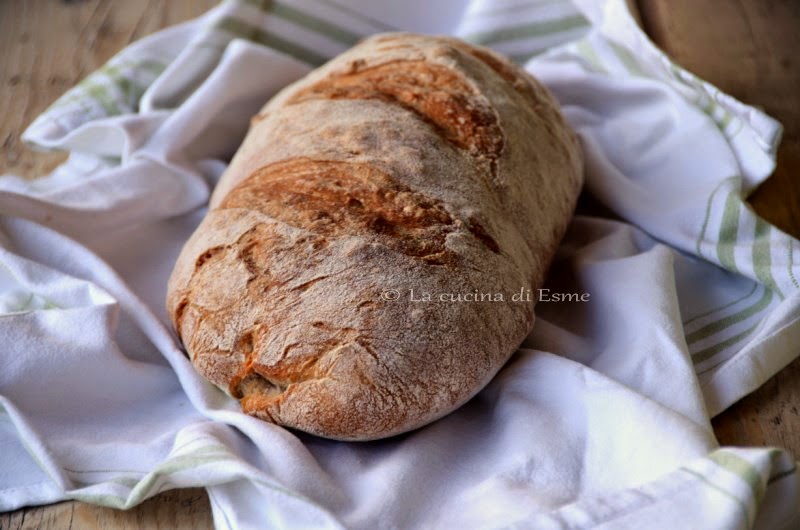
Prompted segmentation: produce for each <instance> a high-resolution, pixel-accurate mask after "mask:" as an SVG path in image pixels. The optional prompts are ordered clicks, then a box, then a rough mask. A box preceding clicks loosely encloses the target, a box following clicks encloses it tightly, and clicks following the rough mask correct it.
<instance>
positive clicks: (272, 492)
mask: <svg viewBox="0 0 800 530" xmlns="http://www.w3.org/2000/svg"><path fill="white" fill-rule="evenodd" d="M393 29H402V30H411V31H421V32H431V33H447V34H455V35H458V36H461V37H464V38H467V39H469V40H472V41H474V42H478V43H481V44H485V45H488V46H491V47H493V48H495V49H496V50H498V51H501V52H503V53H506V54H508V55H509V56H511V57H512V58H514V59H515V60H517V61H519V62H522V63H524V64H525V67H526V68H527V69H528V70H530V71H531V72H533V73H534V74H535V75H537V76H538V77H539V79H541V80H542V81H543V82H544V83H545V84H546V85H547V86H548V87H549V88H550V89H551V90H552V91H553V93H554V94H555V95H556V97H557V98H558V99H559V101H560V102H561V104H562V106H563V108H564V112H565V114H566V116H567V119H568V120H569V121H570V123H571V124H572V125H573V126H574V128H575V129H576V130H577V131H578V133H579V135H580V138H581V141H582V145H583V148H584V152H585V155H586V161H587V168H586V176H587V185H586V190H585V194H584V197H583V199H582V201H581V205H580V207H579V214H578V215H577V216H576V218H575V220H574V222H573V223H572V225H571V228H570V230H569V233H568V234H567V236H566V238H565V240H564V242H563V244H562V245H561V247H560V249H559V252H558V256H557V258H556V261H555V263H554V265H553V268H552V272H551V275H550V279H549V280H548V285H546V287H545V288H546V289H547V290H546V291H542V293H541V294H542V301H541V302H540V303H539V304H538V305H537V307H536V313H537V323H536V326H535V329H534V331H533V333H532V334H531V335H530V336H529V337H528V338H527V339H526V341H525V343H524V344H523V345H522V347H521V348H520V350H519V351H518V352H517V353H516V354H515V356H514V357H513V358H512V360H511V361H510V362H509V363H508V365H507V366H506V367H505V368H504V369H503V370H502V371H501V372H500V374H499V375H498V376H497V377H496V378H495V379H494V380H493V381H492V382H491V383H490V384H489V386H488V387H487V388H486V389H485V390H483V391H482V392H481V393H480V394H479V395H478V396H477V397H476V398H474V399H473V400H472V401H470V402H469V403H468V404H467V405H465V406H464V407H462V408H461V409H459V410H458V411H456V412H454V413H453V414H450V415H449V416H447V417H445V418H443V419H442V420H440V421H437V422H435V423H433V424H431V425H429V426H427V427H425V428H422V429H420V430H417V431H415V432H412V433H408V434H405V435H402V436H398V437H394V438H391V439H388V440H384V441H377V442H370V443H341V442H333V441H328V440H322V439H319V438H315V437H312V436H308V435H305V434H302V433H292V432H289V431H287V430H285V429H283V428H281V427H277V426H275V425H271V424H268V423H265V422H261V421H259V420H256V419H253V418H250V417H248V416H245V415H243V414H242V413H241V412H240V411H239V405H238V403H236V401H235V400H233V399H231V398H228V397H227V396H225V395H224V394H223V393H222V392H221V391H219V390H217V389H216V388H215V387H213V386H212V385H210V384H209V383H207V382H206V381H205V380H203V379H202V378H201V377H200V376H198V375H197V374H196V373H195V371H194V370H193V369H192V367H191V365H190V363H189V361H188V360H187V359H186V357H185V356H184V354H183V352H182V350H181V347H180V344H179V342H178V341H177V339H176V337H175V335H174V334H173V333H172V332H171V331H170V330H169V327H168V324H167V322H168V321H167V317H166V313H165V311H164V309H163V305H164V304H163V299H164V294H165V288H166V281H167V277H168V275H169V273H170V270H171V268H172V265H173V263H174V260H175V258H176V256H177V254H178V252H179V250H180V247H181V245H182V243H183V242H184V241H185V240H186V239H187V238H188V236H189V234H190V233H191V232H192V230H193V229H194V228H195V227H196V225H197V224H198V223H199V221H200V220H201V219H202V216H203V215H204V213H205V205H206V202H207V200H208V196H209V190H210V188H211V187H212V186H213V184H214V183H215V181H216V180H217V178H218V177H219V175H220V173H221V172H222V171H223V170H224V168H225V164H226V161H227V160H228V159H229V158H230V156H231V155H232V153H233V152H234V151H235V149H236V147H237V146H238V144H239V143H240V142H241V140H242V138H243V135H244V134H245V132H246V128H247V125H248V122H249V117H250V116H251V115H253V114H254V113H255V112H256V111H257V110H258V109H259V107H260V106H261V105H262V104H263V103H264V102H265V101H266V100H267V99H268V98H269V97H270V96H271V95H272V94H274V93H275V92H276V91H277V90H278V89H280V88H281V87H282V86H284V85H286V84H287V83H289V82H291V81H293V80H295V79H297V78H299V77H300V76H302V75H304V74H305V73H306V72H308V71H309V70H310V68H311V67H312V66H314V65H317V64H320V63H322V62H324V61H325V60H326V59H328V58H330V57H332V56H334V55H335V54H337V53H339V52H341V51H343V50H344V49H346V48H347V47H349V46H350V45H352V44H353V43H354V42H356V40H358V39H359V38H360V37H361V36H364V35H367V34H370V33H374V32H378V31H387V30H393ZM779 136H780V126H779V125H778V123H776V122H775V121H774V120H772V119H771V118H769V117H768V116H766V115H764V114H763V113H761V112H760V111H758V110H756V109H754V108H752V107H748V106H746V105H744V104H742V103H740V102H738V101H736V100H734V99H733V98H731V97H729V96H727V95H725V94H723V93H721V92H720V91H719V90H717V89H716V88H714V87H713V86H711V85H709V84H708V83H705V82H703V81H702V80H700V79H697V78H696V77H695V76H693V75H692V74H690V73H689V72H686V71H685V70H683V69H681V68H680V67H678V66H676V65H675V64H673V63H671V62H670V60H669V59H668V58H667V57H666V56H665V55H664V54H663V53H661V52H660V51H659V50H657V49H656V48H655V47H654V46H653V45H652V44H651V43H650V41H648V39H647V38H646V36H645V35H644V34H643V33H642V32H641V31H640V29H639V28H638V26H637V25H636V23H635V21H634V19H633V18H632V16H631V14H630V13H629V11H628V9H627V7H626V4H625V2H623V1H622V0H608V1H607V2H603V3H601V2H591V1H588V0H579V1H577V0H576V3H575V4H573V3H570V2H569V1H567V0H474V1H471V2H469V1H466V0H445V1H442V2H436V3H435V4H432V3H430V2H424V1H423V0H412V1H406V2H403V3H395V2H368V1H367V0H295V1H289V0H275V1H264V2H260V1H257V0H237V1H227V2H224V3H222V4H220V5H219V6H218V7H216V8H215V9H212V10H211V11H210V12H208V13H207V14H206V15H204V16H202V17H200V18H199V19H196V20H194V21H191V22H187V23H185V24H181V25H178V26H175V27H173V28H169V29H167V30H164V31H162V32H159V33H157V34H155V35H153V36H150V37H148V38H146V39H143V40H142V41H140V42H138V43H136V44H134V45H132V46H130V47H128V48H127V49H125V50H123V51H122V52H121V53H120V54H119V55H117V56H116V57H114V58H113V59H112V60H111V61H110V62H109V63H108V64H107V65H106V66H104V67H103V68H101V69H100V70H99V71H97V72H95V73H94V74H92V75H91V76H89V78H87V79H86V80H85V81H84V82H83V83H81V84H80V85H79V86H77V87H75V88H74V89H72V90H71V91H69V92H68V93H67V94H65V95H64V96H63V97H62V98H61V99H59V100H58V101H57V102H56V103H55V104H54V105H53V106H52V107H51V108H50V109H48V110H47V111H46V112H45V113H44V114H43V115H42V116H40V117H39V118H38V119H37V120H36V121H35V122H34V123H33V124H32V125H31V126H30V128H29V129H28V130H27V132H26V133H25V136H24V138H25V140H26V141H28V142H30V143H31V144H33V145H35V146H38V147H41V148H45V149H64V150H68V151H69V152H70V157H69V160H68V161H67V162H66V163H65V164H64V165H62V166H61V167H59V168H58V169H56V170H55V171H54V172H53V173H52V174H51V175H48V176H46V177H42V178H39V179H36V180H25V179H21V178H17V177H14V176H4V177H2V178H0V247H2V248H0V314H2V316H0V344H2V345H3V347H2V348H0V356H2V361H3V366H4V369H3V371H2V372H1V373H0V448H2V450H0V462H2V465H0V510H11V509H14V508H18V507H20V506H25V505H35V504H43V503H48V502H54V501H58V500H63V499H76V500H80V501H84V502H90V503H95V504H101V505H105V506H113V507H118V508H127V507H130V506H133V505H135V504H137V503H140V502H142V501H143V500H144V499H146V498H148V497H151V496H153V495H156V494H157V493H159V492H161V491H163V490H165V489H169V488H180V487H191V486H204V487H206V488H207V491H208V493H209V497H210V499H211V505H212V510H213V515H214V523H215V526H216V527H218V528H226V529H228V528H229V529H233V528H272V527H276V528H282V527H297V528H342V527H348V528H453V527H459V528H500V527H514V528H537V529H538V528H637V529H640V528H703V529H729V528H752V527H757V528H776V529H777V528H796V527H797V525H798V524H800V508H799V507H800V476H799V475H798V473H797V468H796V464H795V462H794V460H793V458H792V457H791V456H790V455H788V454H787V453H786V452H784V451H781V450H779V449H770V448H751V449H744V448H720V447H719V445H718V443H717V441H716V440H715V438H714V434H713V431H712V429H711V425H710V421H709V418H710V417H711V416H713V415H715V414H717V413H719V412H720V411H722V410H724V409H725V408H726V407H728V406H729V405H730V404H732V403H733V402H735V401H736V400H737V399H739V398H740V397H742V396H744V395H745V394H747V393H749V392H750V391H752V390H753V389H755V388H756V387H758V386H759V385H760V384H762V383H763V382H764V381H765V380H766V379H767V378H769V377H770V376H772V375H773V374H774V373H776V372H777V371H778V370H780V369H781V368H782V367H783V366H785V365H786V364H788V363H789V362H790V361H791V360H792V359H793V358H794V357H796V356H797V354H798V350H797V348H796V344H798V343H800V321H799V320H798V318H799V317H800V307H799V306H800V288H798V281H797V278H798V277H800V243H798V241H796V240H794V239H793V238H791V237H790V236H789V235H787V234H784V233H782V232H781V231H779V230H778V229H776V228H775V227H773V226H771V225H770V224H769V223H767V222H766V221H764V220H763V219H761V218H760V217H758V216H757V215H756V214H755V213H754V212H753V211H752V210H751V209H750V208H748V206H747V205H746V203H745V202H744V200H743V197H744V196H745V195H746V194H747V193H748V192H749V191H750V190H751V189H752V188H753V187H754V186H756V185H757V184H758V183H760V182H761V181H763V180H764V179H765V178H766V177H767V176H768V175H769V174H770V172H771V171H772V169H773V166H774V158H775V149H776V145H777V142H778V138H779ZM474 287H475V288H477V289H479V288H480V286H474ZM565 293H576V294H579V295H581V297H580V298H579V299H576V298H577V297H573V298H572V299H571V301H557V300H558V298H559V297H558V296H555V295H562V294H565ZM378 295H379V293H376V296H378ZM584 295H585V296H584Z"/></svg>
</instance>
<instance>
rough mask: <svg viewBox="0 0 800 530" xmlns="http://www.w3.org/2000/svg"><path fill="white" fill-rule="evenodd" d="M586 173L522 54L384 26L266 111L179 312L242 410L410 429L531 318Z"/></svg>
mask: <svg viewBox="0 0 800 530" xmlns="http://www.w3.org/2000/svg"><path fill="white" fill-rule="evenodd" d="M581 182H582V162H581V156H580V149H579V145H578V142H577V140H576V137H575V135H574V134H573V133H572V132H571V131H570V129H569V127H568V126H567V125H566V123H565V122H564V119H563V118H562V116H561V114H560V113H559V111H558V109H557V105H556V103H555V101H554V99H553V98H552V97H551V96H550V94H549V93H548V92H547V91H546V90H545V89H544V88H543V87H542V86H541V85H540V84H539V83H537V82H536V81H535V80H534V79H532V78H531V77H530V76H528V75H527V74H526V73H525V72H523V71H522V70H521V69H519V68H517V67H516V66H514V65H513V64H511V63H510V62H508V61H507V60H505V59H504V58H502V57H500V56H498V55H496V54H494V53H493V52H491V51H489V50H487V49H485V48H480V47H475V46H472V45H469V44H466V43H464V42H461V41H459V40H456V39H451V38H440V37H428V36H419V35H412V34H400V33H393V34H384V35H377V36H374V37H371V38H369V39H367V40H365V41H363V42H362V43H360V44H359V45H357V46H356V47H355V48H353V49H351V50H350V51H348V52H346V53H344V54H343V55H341V56H339V57H338V58H336V59H334V60H332V61H331V62H329V63H328V64H326V65H324V66H322V67H321V68H319V69H317V70H315V71H314V72H312V73H311V74H309V75H308V76H306V77H305V78H304V79H302V80H300V81H298V82H297V83H294V84H293V85H291V86H289V87H287V88H286V89H284V90H283V91H282V92H281V93H279V94H278V95H277V96H275V97H274V98H273V99H272V100H271V101H270V102H269V103H268V104H267V105H266V106H265V107H264V108H263V110H262V111H261V112H260V113H259V114H258V115H257V116H256V117H255V118H254V119H253V123H252V126H251V129H250V132H249V133H248V135H247V138H246V139H245V141H244V143H243V145H242V146H241V148H240V150H239V152H238V153H237V154H236V156H235V157H234V159H233V161H232V162H231V165H230V167H229V168H228V170H227V172H226V173H225V174H224V176H223V177H222V180H221V181H220V183H219V185H218V186H217V189H216V190H215V192H214V195H213V197H212V200H211V210H210V211H209V213H208V215H207V217H206V218H205V220H204V221H203V222H202V224H201V225H200V227H199V228H198V229H197V231H196V232H195V233H194V235H192V237H191V239H190V240H189V241H188V242H187V243H186V246H185V247H184V249H183V251H182V253H181V255H180V257H179V258H178V261H177V264H176V266H175V269H174V271H173V274H172V277H171V278H170V282H169V289H168V296H167V306H168V311H169V314H170V316H171V318H172V320H173V323H174V326H175V329H176V330H177V332H178V335H179V336H180V338H181V340H182V341H183V343H184V345H185V346H186V350H187V352H188V354H189V356H190V358H191V360H192V362H193V363H194V366H195V367H196V368H197V369H198V370H199V371H200V373H202V374H203V375H204V376H205V377H206V378H208V379H209V380H210V381H211V382H213V383H214V384H216V385H217V386H219V387H220V388H222V389H223V390H225V391H226V392H228V393H229V394H230V395H232V396H234V397H236V398H238V399H239V400H240V401H241V405H242V408H243V410H244V411H245V412H246V413H248V414H251V415H254V416H256V417H259V418H262V419H264V420H268V421H272V422H275V423H278V424H281V425H285V426H288V427H293V428H297V429H300V430H303V431H307V432H310V433H313V434H317V435H320V436H324V437H328V438H335V439H341V440H369V439H375V438H382V437H386V436H391V435H393V434H397V433H401V432H404V431H408V430H410V429H414V428H416V427H419V426H421V425H424V424H426V423H428V422H430V421H433V420H434V419H436V418H439V417H441V416H443V415H445V414H447V413H449V412H450V411H452V410H454V409H455V408H456V407H458V406H460V405H461V404H463V403H464V402H465V401H467V400H468V399H469V398H470V397H472V396H473V395H474V394H476V393H477V392H478V391H479V390H480V389H481V388H482V387H483V386H484V385H486V384H487V383H488V382H489V380H490V379H491V378H492V377H493V376H494V374H495V373H496V372H497V371H498V370H499V369H500V367H501V366H502V365H503V364H504V363H505V362H506V361H507V360H508V358H509V357H510V356H511V354H512V353H513V352H514V350H515V349H516V348H517V347H518V346H519V344H520V343H521V342H522V340H523V339H524V337H525V336H526V335H527V334H528V333H529V331H530V330H531V326H532V325H533V320H534V315H533V302H532V301H524V300H523V301H517V300H516V299H514V298H515V296H514V295H515V293H517V295H518V293H520V291H522V292H523V294H527V293H529V292H533V293H534V296H535V293H536V289H537V288H538V287H540V286H541V285H542V283H543V281H544V277H545V274H546V272H547V268H548V266H549V263H550V260H551V258H552V256H553V254H554V252H555V250H556V247H557V245H558V242H559V240H560V239H561V237H562V235H563V234H564V231H565V229H566V226H567V224H568V222H569V219H570V217H571V214H572V211H573V208H574V206H575V201H576V198H577V195H578V192H579V189H580V187H581ZM476 294H477V296H476ZM486 294H488V295H491V299H492V300H495V301H488V300H487V296H485V295H486ZM498 294H499V295H500V296H502V298H503V301H499V299H498ZM426 295H427V296H428V297H429V298H430V301H423V300H425V296H426ZM459 297H460V300H459ZM518 297H519V296H517V297H516V298H518ZM471 298H479V299H481V298H482V301H472V300H471ZM523 298H525V297H523Z"/></svg>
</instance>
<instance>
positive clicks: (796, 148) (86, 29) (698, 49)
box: [0, 0, 800, 530]
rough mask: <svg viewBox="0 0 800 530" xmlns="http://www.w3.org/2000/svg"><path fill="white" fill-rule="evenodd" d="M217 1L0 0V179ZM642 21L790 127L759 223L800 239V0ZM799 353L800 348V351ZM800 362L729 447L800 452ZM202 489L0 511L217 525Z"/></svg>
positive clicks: (11, 524)
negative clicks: (41, 134) (72, 110)
mask: <svg viewBox="0 0 800 530" xmlns="http://www.w3.org/2000/svg"><path fill="white" fill-rule="evenodd" d="M215 3H216V1H215V0H171V1H170V0H150V1H142V2H126V1H124V0H86V1H75V0H73V1H61V2H56V1H54V0H2V1H0V54H2V55H1V56H2V61H0V110H2V116H3V120H0V174H3V173H16V174H18V175H21V176H25V177H30V178H32V177H35V176H38V175H42V174H44V173H46V172H47V171H49V170H50V169H52V168H53V167H55V165H57V164H58V163H60V162H61V161H62V160H63V158H64V155H60V154H51V153H48V154H42V153H35V152H32V151H31V150H29V149H28V148H27V147H25V146H24V145H22V143H21V142H20V140H19V135H20V134H21V133H22V131H23V130H24V129H25V127H26V126H27V125H28V124H29V123H30V122H31V121H32V120H33V118H35V117H36V116H37V115H38V114H39V113H41V112H42V111H43V110H44V109H45V108H46V107H47V106H48V105H49V104H50V103H52V102H53V101H54V100H55V99H56V98H57V97H58V96H60V95H61V94H62V93H63V92H64V91H65V90H67V89H68V88H69V87H71V86H73V85H74V84H76V83H77V82H78V81H80V80H81V79H83V78H84V77H86V75H88V74H89V73H90V72H91V71H93V70H94V69H96V68H97V67H99V66H101V65H102V64H103V63H105V61H107V60H108V59H109V58H110V57H111V56H112V55H113V54H114V53H116V52H117V51H119V50H120V49H122V48H123V47H124V46H126V45H127V44H128V43H130V42H132V41H134V40H136V39H139V38H141V37H142V36H144V35H146V34H149V33H152V32H154V31H156V30H158V29H160V28H162V27H166V26H169V25H172V24H175V23H177V22H180V21H183V20H187V19H189V18H192V17H195V16H197V15H198V14H200V13H202V12H203V11H205V10H207V9H208V8H209V7H211V6H212V5H214V4H215ZM631 3H636V4H638V7H639V13H640V16H641V21H642V24H643V25H644V27H645V29H646V30H647V31H648V33H649V34H650V35H651V37H653V39H654V40H655V42H656V43H657V44H659V45H660V46H661V47H662V48H664V49H665V50H666V51H667V53H669V54H670V55H671V56H672V57H673V58H674V59H675V60H676V61H677V62H678V63H679V64H681V65H683V66H684V67H686V68H688V69H689V70H691V71H693V72H694V73H696V74H698V75H699V76H701V77H703V78H704V79H707V80H709V81H711V82H712V83H714V84H716V85H717V86H719V87H720V88H721V89H722V90H724V91H726V92H728V93H730V94H733V95H734V96H736V97H737V98H739V99H741V100H743V101H745V102H747V103H751V104H755V105H759V106H761V107H763V108H764V109H765V110H766V111H767V112H768V113H770V114H771V115H773V116H775V117H777V118H778V119H779V120H781V121H782V122H783V124H784V126H785V128H786V130H785V135H784V142H783V144H782V146H781V149H780V151H779V160H778V168H777V170H776V172H775V175H774V176H773V177H771V178H770V179H769V180H768V181H767V182H766V183H765V184H764V185H763V186H761V188H759V190H757V191H756V192H755V193H754V194H753V196H752V197H751V199H750V200H751V204H752V205H753V207H754V208H755V209H756V211H758V212H759V213H760V214H761V215H762V216H764V217H765V218H767V219H769V220H770V221H771V222H773V223H774V224H776V225H777V226H779V227H781V228H783V229H784V230H785V231H787V232H789V233H792V234H794V235H795V236H800V181H798V180H797V178H792V177H796V176H797V175H798V174H800V101H798V99H799V97H798V93H800V90H798V87H800V57H798V55H797V54H796V50H798V49H800V35H799V32H800V2H797V1H796V0H702V1H700V0H638V1H637V2H633V0H631ZM798 348H800V345H798ZM798 408H800V361H796V362H794V363H792V364H791V365H790V366H789V367H788V368H786V369H785V370H784V371H783V372H781V373H780V374H778V376H776V377H774V378H772V379H771V380H770V381H769V382H767V383H766V384H765V385H764V386H763V387H762V388H761V389H759V390H758V391H757V392H755V393H753V394H752V395H750V396H748V397H746V398H745V399H743V400H742V401H741V402H739V403H738V404H736V405H735V406H733V407H732V408H731V409H729V410H728V411H726V412H725V413H723V414H721V415H720V416H719V417H718V418H716V419H715V420H714V427H715V430H716V432H717V436H718V438H719V439H720V441H721V442H722V443H723V444H729V445H778V446H783V447H786V448H789V449H790V450H792V451H793V452H794V455H795V457H796V458H797V457H798V456H800V412H799V411H798ZM211 527H212V523H211V514H210V506H209V503H208V498H207V495H206V494H205V492H204V490H202V489H188V490H179V491H169V492H166V493H162V494H160V495H158V496H156V497H154V498H153V499H150V500H148V501H146V502H144V503H143V504H141V505H139V506H137V507H135V508H133V509H131V510H128V511H119V510H112V509H109V508H101V507H97V506H91V505H87V504H83V503H78V502H63V503H59V504H54V505H51V506H44V507H35V508H26V509H21V510H17V511H15V512H10V513H6V514H0V530H5V529H33V528H41V529H48V530H49V529H65V528H75V529H77V528H88V529H106V528H108V529H111V528H114V529H126V530H127V529H138V528H155V529H159V528H165V529H166V528H169V529H176V528H177V529H182V528H201V529H202V528H211Z"/></svg>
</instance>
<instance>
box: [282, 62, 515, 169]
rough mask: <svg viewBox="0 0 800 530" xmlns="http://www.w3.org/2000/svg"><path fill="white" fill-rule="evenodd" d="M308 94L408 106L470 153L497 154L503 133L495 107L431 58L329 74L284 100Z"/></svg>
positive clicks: (492, 157)
mask: <svg viewBox="0 0 800 530" xmlns="http://www.w3.org/2000/svg"><path fill="white" fill-rule="evenodd" d="M311 99H377V100H380V101H385V102H387V103H392V104H397V105H400V106H402V107H403V108H405V109H407V110H410V111H412V112H413V113H415V114H416V115H417V116H418V117H420V118H421V119H422V120H423V121H425V122H427V123H429V124H431V125H433V126H434V128H435V129H437V130H438V131H440V132H441V133H442V135H443V136H444V137H445V138H446V139H447V140H449V141H451V142H453V143H454V144H455V145H457V146H459V147H461V148H462V149H466V150H468V151H469V152H470V153H471V154H473V155H474V156H479V157H485V158H487V159H488V160H489V161H490V162H492V161H495V160H497V159H498V158H499V157H500V154H501V152H502V151H503V145H504V138H503V132H502V130H501V129H500V125H499V119H498V117H497V113H496V112H495V110H494V109H493V108H492V106H491V105H489V103H488V102H487V101H486V100H485V98H483V97H482V96H481V95H480V94H478V93H476V92H475V90H474V89H473V88H472V86H470V85H469V84H468V83H467V82H466V80H465V79H464V77H463V75H462V74H460V73H459V72H457V71H455V70H453V69H451V68H448V67H446V66H443V65H439V64H434V63H431V62H429V61H391V62H387V63H383V64H380V65H377V66H371V67H366V68H362V67H361V66H360V63H359V62H358V61H356V62H354V63H351V68H350V71H348V72H346V73H340V74H339V75H334V76H330V77H328V78H326V79H324V80H322V81H319V82H318V83H316V84H314V85H312V86H310V87H308V88H305V89H303V90H301V91H299V92H298V93H296V94H295V95H294V96H293V97H292V98H291V99H290V100H289V101H288V104H293V103H300V102H303V101H308V100H311Z"/></svg>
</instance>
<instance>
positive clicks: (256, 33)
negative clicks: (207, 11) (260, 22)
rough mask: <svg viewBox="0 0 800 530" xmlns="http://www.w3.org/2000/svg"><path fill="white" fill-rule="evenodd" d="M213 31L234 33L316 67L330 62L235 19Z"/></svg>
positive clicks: (325, 58)
mask: <svg viewBox="0 0 800 530" xmlns="http://www.w3.org/2000/svg"><path fill="white" fill-rule="evenodd" d="M213 29H220V30H223V31H227V32H228V33H232V34H234V35H236V36H237V37H241V38H243V39H247V40H250V41H253V42H256V43H258V44H263V45H264V46H268V47H270V48H274V49H275V50H277V51H279V52H283V53H285V54H287V55H290V56H292V57H294V58H295V59H299V60H301V61H303V62H305V63H308V64H312V65H314V66H319V65H321V64H323V63H325V62H327V61H328V57H325V56H323V55H320V54H318V53H316V52H314V51H311V50H309V49H307V48H304V47H302V46H300V45H299V44H295V43H293V42H289V41H288V40H285V39H282V38H281V37H278V36H276V35H272V34H270V33H267V32H266V31H263V30H262V29H261V28H258V27H256V26H251V25H250V24H247V23H245V22H242V21H241V20H238V19H235V18H223V19H222V20H220V21H218V22H217V23H216V24H214V25H213Z"/></svg>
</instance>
